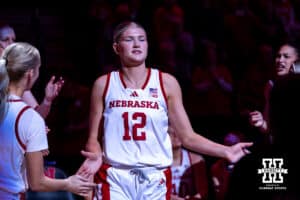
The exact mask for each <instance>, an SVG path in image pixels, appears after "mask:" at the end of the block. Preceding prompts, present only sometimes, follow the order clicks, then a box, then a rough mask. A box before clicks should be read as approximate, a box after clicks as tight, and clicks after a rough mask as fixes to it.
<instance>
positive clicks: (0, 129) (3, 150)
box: [0, 95, 48, 199]
mask: <svg viewBox="0 0 300 200" xmlns="http://www.w3.org/2000/svg"><path fill="white" fill-rule="evenodd" d="M0 141H1V145H0V158H1V161H0V199H18V196H19V195H18V194H19V193H22V192H25V191H26V189H27V179H26V170H25V159H24V154H25V153H26V152H35V151H40V150H44V149H48V142H47V135H46V127H45V122H44V119H43V118H42V117H41V116H40V115H39V114H38V113H37V112H36V111H35V110H34V109H32V108H31V107H29V106H28V105H27V104H25V103H24V102H23V101H22V100H21V99H20V97H17V96H15V95H10V96H9V100H8V111H7V114H6V116H5V118H4V119H3V121H2V122H1V123H0Z"/></svg>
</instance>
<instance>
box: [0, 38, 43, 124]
mask: <svg viewBox="0 0 300 200" xmlns="http://www.w3.org/2000/svg"><path fill="white" fill-rule="evenodd" d="M40 64H41V59H40V53H39V51H38V50H37V48H35V47H34V46H32V45H30V44H28V43H25V42H16V43H13V44H11V45H9V46H7V47H6V48H5V49H4V51H3V54H2V57H1V59H0V120H2V119H3V117H4V116H5V114H6V110H7V106H6V102H7V94H8V85H9V82H18V81H20V80H21V78H22V77H23V76H24V74H25V72H27V71H28V70H30V69H34V68H36V67H37V66H40Z"/></svg>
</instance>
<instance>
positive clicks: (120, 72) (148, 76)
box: [119, 68, 151, 89]
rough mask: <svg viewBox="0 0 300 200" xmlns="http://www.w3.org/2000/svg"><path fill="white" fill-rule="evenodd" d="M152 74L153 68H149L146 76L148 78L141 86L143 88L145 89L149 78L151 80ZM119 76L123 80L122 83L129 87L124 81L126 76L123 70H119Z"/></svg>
mask: <svg viewBox="0 0 300 200" xmlns="http://www.w3.org/2000/svg"><path fill="white" fill-rule="evenodd" d="M150 75H151V69H150V68H147V77H146V80H145V83H144V84H143V86H142V87H141V89H145V87H146V86H147V84H148V82H149V80H150ZM119 77H120V80H121V83H122V85H123V87H124V88H127V85H126V83H125V81H124V76H123V72H122V70H120V71H119Z"/></svg>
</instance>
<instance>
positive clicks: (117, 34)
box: [113, 21, 145, 43]
mask: <svg viewBox="0 0 300 200" xmlns="http://www.w3.org/2000/svg"><path fill="white" fill-rule="evenodd" d="M130 26H133V27H138V28H141V29H143V30H145V29H144V28H143V27H142V26H141V25H140V24H138V23H136V22H133V21H124V22H122V23H120V24H118V25H117V26H116V28H115V29H114V32H113V42H114V43H118V42H119V40H120V38H121V36H122V34H123V33H124V32H125V31H126V30H127V29H128V27H130Z"/></svg>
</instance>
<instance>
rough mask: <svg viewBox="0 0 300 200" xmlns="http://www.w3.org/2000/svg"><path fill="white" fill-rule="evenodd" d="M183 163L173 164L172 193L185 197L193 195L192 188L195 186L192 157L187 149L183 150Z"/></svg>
mask: <svg viewBox="0 0 300 200" xmlns="http://www.w3.org/2000/svg"><path fill="white" fill-rule="evenodd" d="M181 154H182V157H181V164H180V165H179V166H172V167H171V171H172V194H175V195H179V196H182V197H185V196H186V195H191V194H192V193H191V190H192V188H194V184H193V176H194V175H193V172H192V169H191V165H192V164H191V158H190V155H189V152H188V151H187V150H185V149H182V151H181Z"/></svg>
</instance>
